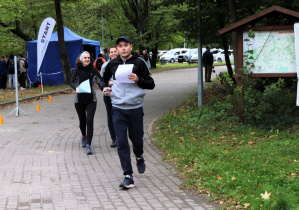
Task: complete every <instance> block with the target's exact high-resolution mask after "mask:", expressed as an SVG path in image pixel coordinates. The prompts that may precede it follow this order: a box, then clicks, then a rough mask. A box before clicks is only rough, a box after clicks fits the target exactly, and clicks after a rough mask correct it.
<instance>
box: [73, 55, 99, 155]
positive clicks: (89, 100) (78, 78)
mask: <svg viewBox="0 0 299 210" xmlns="http://www.w3.org/2000/svg"><path fill="white" fill-rule="evenodd" d="M76 66H77V68H76V69H75V70H74V71H73V74H72V77H71V81H70V86H71V87H72V88H73V89H74V90H76V95H75V100H74V102H75V108H76V111H77V114H78V117H79V123H80V130H81V134H82V138H81V146H82V147H86V153H87V155H91V154H93V151H92V148H91V142H92V137H93V121H94V115H95V111H96V107H97V97H96V91H95V89H94V85H93V81H94V80H96V81H97V82H98V83H99V82H100V77H101V75H100V73H99V72H98V71H97V70H96V69H95V68H93V65H92V63H91V62H90V54H89V52H87V51H85V52H83V53H81V54H80V55H79V57H78V58H77V60H76ZM86 80H89V85H90V89H91V92H90V93H80V92H79V88H78V86H79V85H80V84H81V83H82V82H84V81H86ZM86 128H87V132H86Z"/></svg>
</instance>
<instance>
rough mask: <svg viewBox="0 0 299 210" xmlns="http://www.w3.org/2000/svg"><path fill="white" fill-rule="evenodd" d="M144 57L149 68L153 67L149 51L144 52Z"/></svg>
mask: <svg viewBox="0 0 299 210" xmlns="http://www.w3.org/2000/svg"><path fill="white" fill-rule="evenodd" d="M142 55H143V59H144V60H145V62H146V65H147V67H148V68H150V67H151V62H150V59H149V56H148V54H147V49H145V50H143V52H142Z"/></svg>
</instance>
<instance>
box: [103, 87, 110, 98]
mask: <svg viewBox="0 0 299 210" xmlns="http://www.w3.org/2000/svg"><path fill="white" fill-rule="evenodd" d="M111 91H112V88H110V87H105V88H104V89H103V95H104V96H110V95H111Z"/></svg>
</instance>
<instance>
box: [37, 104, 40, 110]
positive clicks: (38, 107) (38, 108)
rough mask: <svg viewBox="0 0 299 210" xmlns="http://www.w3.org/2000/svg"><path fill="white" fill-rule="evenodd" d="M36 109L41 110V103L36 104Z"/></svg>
mask: <svg viewBox="0 0 299 210" xmlns="http://www.w3.org/2000/svg"><path fill="white" fill-rule="evenodd" d="M36 111H40V106H39V103H37V106H36Z"/></svg>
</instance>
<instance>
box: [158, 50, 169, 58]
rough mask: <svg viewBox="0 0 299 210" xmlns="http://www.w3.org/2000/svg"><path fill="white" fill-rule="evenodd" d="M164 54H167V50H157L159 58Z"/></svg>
mask: <svg viewBox="0 0 299 210" xmlns="http://www.w3.org/2000/svg"><path fill="white" fill-rule="evenodd" d="M165 53H167V50H158V57H161V56H162V55H164V54H165Z"/></svg>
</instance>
